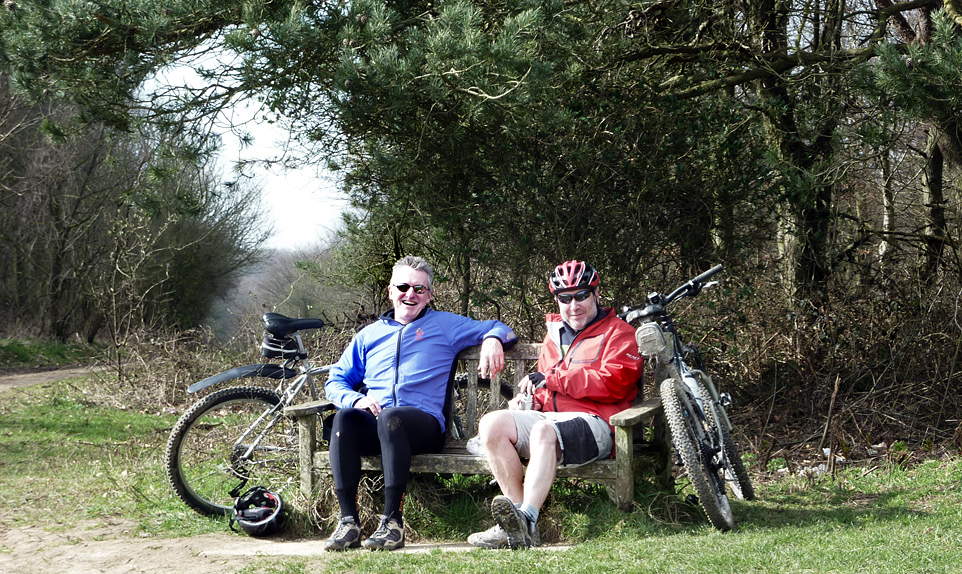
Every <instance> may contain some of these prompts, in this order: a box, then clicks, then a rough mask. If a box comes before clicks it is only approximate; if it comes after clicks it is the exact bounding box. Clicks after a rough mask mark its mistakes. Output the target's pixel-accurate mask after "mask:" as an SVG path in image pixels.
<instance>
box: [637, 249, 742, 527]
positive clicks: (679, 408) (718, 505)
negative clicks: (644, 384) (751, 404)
mask: <svg viewBox="0 0 962 574" xmlns="http://www.w3.org/2000/svg"><path fill="white" fill-rule="evenodd" d="M721 270H722V266H721V265H716V266H715V267H712V268H711V269H709V270H708V271H705V272H704V273H702V274H701V275H698V276H697V277H695V278H693V279H691V280H690V281H688V282H687V283H685V284H684V285H682V286H681V287H678V288H677V289H675V290H674V291H672V292H671V293H670V294H668V295H667V296H662V295H661V294H659V293H657V292H655V293H650V294H649V295H648V297H647V299H646V302H645V306H644V307H641V308H631V307H630V306H629V307H625V308H624V310H623V312H622V313H621V314H619V316H620V317H621V318H622V319H624V320H625V321H627V322H628V323H630V324H631V325H632V326H633V327H635V328H636V329H635V340H636V341H637V342H638V350H639V352H640V353H641V354H642V355H643V356H644V357H645V358H646V359H648V360H649V361H650V362H651V363H652V364H653V366H654V372H655V381H656V383H658V382H660V385H659V388H658V390H659V393H660V394H661V400H662V404H663V405H664V409H665V417H666V418H667V419H668V428H669V430H670V431H671V437H672V445H673V446H674V449H675V454H676V456H677V458H678V459H679V460H680V461H681V463H682V464H683V465H684V467H685V470H686V472H687V474H688V477H689V479H690V480H691V484H692V487H693V488H694V489H695V493H696V495H697V497H698V503H699V504H700V505H701V507H702V508H703V509H704V511H705V514H707V515H708V520H709V521H710V522H711V523H712V525H713V526H714V527H715V528H718V529H719V530H731V529H732V528H733V527H734V526H735V519H734V516H733V514H732V509H731V505H730V504H729V500H728V495H727V494H726V488H725V486H726V484H727V485H728V487H729V488H730V489H731V491H732V493H733V494H734V495H735V496H736V497H737V498H740V499H745V500H752V499H754V498H755V489H754V487H753V486H752V483H751V479H750V478H749V476H748V471H747V470H746V469H745V465H744V463H743V462H742V459H741V456H740V455H739V452H738V449H737V448H736V446H735V443H734V442H733V441H732V438H731V432H732V430H733V427H732V423H731V421H730V420H729V418H728V412H727V408H728V407H729V406H731V397H730V396H729V395H728V394H727V393H721V394H720V393H719V392H718V390H717V389H716V388H715V384H714V383H713V382H712V378H711V376H709V375H708V373H706V372H705V369H704V365H703V364H702V360H701V356H700V355H699V353H698V349H697V348H696V347H694V346H689V345H686V344H685V343H684V342H682V339H681V336H680V334H679V333H678V329H677V328H676V326H675V323H674V320H673V318H672V315H671V313H669V312H668V306H669V305H671V304H672V303H674V302H676V301H679V300H681V299H684V298H686V297H696V296H698V295H699V294H700V293H701V292H702V290H703V289H705V288H708V287H712V286H714V285H716V284H717V283H718V282H717V281H712V282H706V281H708V279H710V278H711V277H712V276H714V275H715V274H717V273H718V272H720V271H721Z"/></svg>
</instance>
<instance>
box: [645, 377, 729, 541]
mask: <svg viewBox="0 0 962 574" xmlns="http://www.w3.org/2000/svg"><path fill="white" fill-rule="evenodd" d="M679 386H680V385H678V386H676V384H675V380H674V379H667V380H665V381H664V382H662V383H661V388H660V392H661V401H662V404H663V405H664V409H665V418H667V419H668V428H669V429H670V430H671V442H672V445H674V447H675V451H676V453H677V454H678V457H679V458H681V461H682V463H683V464H684V465H685V470H686V471H687V472H688V478H689V479H690V480H691V485H692V488H694V489H695V494H696V495H697V496H698V503H699V504H700V505H701V507H702V509H704V511H705V514H706V515H708V520H709V522H711V523H712V526H714V527H715V528H717V529H719V530H731V529H732V528H734V527H735V517H734V516H733V515H732V509H731V506H730V505H729V503H728V495H726V494H725V478H724V476H723V473H722V472H721V469H720V468H718V467H717V465H716V464H715V456H714V454H715V453H713V452H712V447H711V445H710V444H707V441H706V440H705V439H704V438H703V437H704V435H705V434H706V433H707V432H711V431H712V428H711V425H710V423H709V421H708V420H707V419H705V418H704V416H703V415H701V414H700V413H696V412H693V409H690V408H686V406H685V401H683V400H682V398H681V397H680V396H679V393H687V390H683V389H680V388H679ZM692 402H693V397H692Z"/></svg>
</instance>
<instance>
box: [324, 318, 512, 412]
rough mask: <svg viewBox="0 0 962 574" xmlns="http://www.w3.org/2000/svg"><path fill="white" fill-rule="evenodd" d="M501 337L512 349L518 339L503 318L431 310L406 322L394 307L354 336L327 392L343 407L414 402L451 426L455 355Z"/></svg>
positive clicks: (325, 388) (330, 381)
mask: <svg viewBox="0 0 962 574" xmlns="http://www.w3.org/2000/svg"><path fill="white" fill-rule="evenodd" d="M488 337H497V338H498V339H500V340H501V344H502V345H503V346H504V348H505V349H508V348H510V347H511V345H513V344H514V343H516V342H517V337H516V336H515V334H514V331H512V330H511V328H510V327H508V326H507V325H505V324H504V323H502V322H500V321H476V320H474V319H469V318H467V317H463V316H461V315H455V314H454V313H446V312H444V311H435V310H433V309H430V308H428V309H425V310H424V312H423V313H422V314H421V315H420V316H419V317H418V318H417V319H415V320H414V321H412V322H411V323H408V324H407V325H402V324H400V323H398V322H397V321H395V320H394V310H393V309H392V310H390V311H388V312H387V313H385V314H383V315H381V317H380V318H379V319H378V321H377V322H376V323H372V324H371V325H368V326H367V327H365V328H364V329H362V330H361V332H360V333H358V334H357V335H355V336H354V340H353V341H351V345H350V346H349V347H348V348H347V349H345V350H344V353H343V354H342V355H341V358H340V360H338V362H337V363H336V364H335V365H334V366H333V367H331V372H330V374H329V378H328V379H327V383H325V385H324V391H325V393H326V395H327V399H328V400H329V401H331V402H332V403H334V404H335V405H336V406H337V407H338V408H347V407H351V406H353V405H354V403H356V402H357V401H358V400H359V399H360V398H361V397H363V396H364V394H362V393H361V392H359V391H358V389H360V388H362V387H361V385H362V383H363V385H364V386H366V387H367V396H369V397H373V398H376V399H377V401H378V403H380V405H381V408H388V407H396V406H402V407H403V406H410V407H417V408H419V409H421V410H422V411H424V412H426V413H428V414H431V415H433V416H434V417H435V418H436V419H438V422H439V423H441V429H442V430H443V429H444V428H446V427H445V421H444V414H443V412H444V397H445V390H446V388H447V384H448V378H449V377H450V375H451V367H452V365H453V364H454V359H455V357H457V354H458V353H460V352H461V351H462V350H464V349H466V348H468V347H471V346H473V345H479V344H481V343H482V342H483V341H484V340H485V339H486V338H488Z"/></svg>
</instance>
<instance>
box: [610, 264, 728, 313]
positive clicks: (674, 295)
mask: <svg viewBox="0 0 962 574" xmlns="http://www.w3.org/2000/svg"><path fill="white" fill-rule="evenodd" d="M723 267H724V266H723V265H721V264H719V265H715V266H714V267H712V268H711V269H709V270H708V271H705V272H704V273H702V274H700V275H697V276H695V277H694V278H692V279H690V280H689V281H688V282H686V283H685V284H684V285H682V286H681V287H679V288H677V289H675V290H674V291H672V292H671V294H669V295H668V296H667V297H662V296H661V294H660V293H657V292H656V293H649V294H648V299H647V302H646V306H645V307H644V309H634V308H632V307H631V306H625V308H624V311H623V312H622V313H619V314H618V316H619V317H620V318H622V319H624V320H625V321H628V322H629V323H631V322H632V321H633V320H635V319H638V318H641V317H646V316H650V315H651V314H652V313H659V312H660V313H664V312H665V307H667V306H668V305H669V304H670V303H671V302H672V301H674V300H675V299H680V298H682V297H694V296H696V295H698V294H699V293H701V290H702V288H703V287H705V286H706V285H713V284H714V283H706V282H705V281H706V280H707V279H710V278H711V277H713V276H714V275H716V274H718V273H719V272H720V271H721V270H722V269H723Z"/></svg>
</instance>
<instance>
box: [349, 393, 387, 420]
mask: <svg viewBox="0 0 962 574" xmlns="http://www.w3.org/2000/svg"><path fill="white" fill-rule="evenodd" d="M354 408H356V409H361V410H362V411H369V412H370V413H371V414H372V415H374V416H377V415H379V414H380V413H381V405H380V403H378V402H377V401H375V400H374V399H372V398H371V397H368V396H364V397H361V398H359V399H358V400H357V402H356V403H354Z"/></svg>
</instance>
